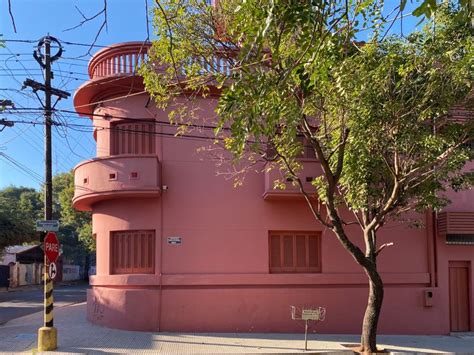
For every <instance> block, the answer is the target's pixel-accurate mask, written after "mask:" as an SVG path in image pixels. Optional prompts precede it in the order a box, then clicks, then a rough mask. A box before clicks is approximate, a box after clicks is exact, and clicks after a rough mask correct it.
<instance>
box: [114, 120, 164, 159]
mask: <svg viewBox="0 0 474 355" xmlns="http://www.w3.org/2000/svg"><path fill="white" fill-rule="evenodd" d="M111 128H112V129H111V142H110V150H111V154H112V155H119V154H155V134H154V133H155V125H154V123H153V122H143V121H141V122H130V121H128V122H117V123H113V124H112V127H111Z"/></svg>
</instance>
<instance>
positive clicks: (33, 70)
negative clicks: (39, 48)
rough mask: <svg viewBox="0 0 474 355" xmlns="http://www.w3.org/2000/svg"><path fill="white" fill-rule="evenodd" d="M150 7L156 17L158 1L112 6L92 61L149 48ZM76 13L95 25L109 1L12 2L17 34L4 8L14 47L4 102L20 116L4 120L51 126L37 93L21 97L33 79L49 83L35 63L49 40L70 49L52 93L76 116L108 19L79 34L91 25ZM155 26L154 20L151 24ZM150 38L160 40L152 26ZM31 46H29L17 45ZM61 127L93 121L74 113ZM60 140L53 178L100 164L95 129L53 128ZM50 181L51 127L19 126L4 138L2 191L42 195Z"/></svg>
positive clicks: (0, 11) (1, 73)
mask: <svg viewBox="0 0 474 355" xmlns="http://www.w3.org/2000/svg"><path fill="white" fill-rule="evenodd" d="M145 1H148V10H149V12H150V11H151V10H152V3H153V1H152V0H109V1H107V30H106V29H105V28H104V29H103V30H102V32H101V33H100V35H99V38H98V39H97V42H96V45H98V46H97V47H93V48H92V49H91V53H92V54H94V53H95V52H97V51H98V50H100V49H101V48H102V47H101V46H107V45H111V44H114V43H120V42H128V41H143V40H146V39H147V37H148V32H147V18H146V7H145ZM76 6H77V7H78V8H79V10H80V11H81V12H82V13H83V14H84V15H85V16H86V17H91V16H93V15H95V14H96V13H97V12H99V11H101V10H102V8H103V1H102V0H41V1H38V0H11V11H12V14H13V17H14V20H15V26H16V33H15V32H14V28H13V24H12V21H11V18H10V15H9V11H8V1H7V0H0V34H2V37H1V38H2V39H3V40H6V43H5V45H6V48H0V99H6V100H11V101H13V102H14V104H15V106H16V108H17V109H18V110H16V111H15V112H13V113H5V112H4V113H1V112H0V119H2V118H5V119H7V120H12V121H29V122H43V120H44V118H43V115H42V113H41V111H40V110H39V109H40V108H41V104H40V102H39V100H38V98H37V97H36V96H35V95H34V94H33V93H32V91H31V89H30V88H26V89H24V90H21V87H22V84H23V82H24V80H25V79H27V78H30V79H33V80H36V81H39V82H43V76H42V71H41V70H40V66H39V64H38V63H37V62H36V61H35V60H34V58H33V51H34V49H35V48H36V45H37V42H38V40H39V39H40V38H41V37H43V36H46V35H47V34H49V35H51V36H53V37H55V38H57V39H58V40H59V41H60V42H62V43H63V44H62V45H63V48H64V52H63V55H62V57H61V58H60V59H59V60H57V61H55V62H54V63H53V66H52V69H53V73H54V80H53V81H52V86H53V87H54V88H58V89H61V90H65V91H67V92H69V93H71V96H70V97H69V98H68V99H65V100H60V101H59V102H58V104H57V106H56V108H57V109H62V110H71V111H74V107H73V100H72V97H73V95H74V91H75V89H76V88H77V87H78V86H80V85H81V84H82V83H84V82H85V81H86V80H87V79H88V76H87V64H88V61H89V59H90V55H86V53H87V51H88V49H89V47H88V46H85V44H89V45H90V44H91V43H92V42H93V41H94V38H95V36H96V34H97V32H98V31H99V28H100V26H101V25H102V23H103V19H104V16H103V14H101V15H99V16H98V17H97V18H95V19H94V20H92V21H89V22H87V23H84V24H83V25H82V26H80V27H78V28H76V29H73V30H70V31H65V30H66V29H68V28H71V27H74V26H76V25H79V24H80V22H81V21H82V20H83V17H82V16H81V14H80V13H79V11H77V9H76V8H75V7H76ZM151 18H152V16H151V14H150V16H149V19H150V21H151ZM148 30H149V32H150V33H151V32H152V28H151V23H150V24H149V26H148ZM25 40H27V41H29V42H16V41H25ZM13 41H15V42H13ZM31 42H33V43H31ZM64 42H71V43H77V44H74V45H73V44H67V43H64ZM79 44H84V45H79ZM54 50H55V49H52V51H54ZM38 96H39V97H40V98H41V100H44V96H43V92H38ZM53 103H54V97H53ZM25 108H32V109H34V110H25ZM53 119H56V120H58V121H61V122H68V123H76V124H80V125H85V124H87V125H90V121H89V119H87V118H85V117H79V116H77V115H75V114H69V113H64V114H63V115H62V116H57V117H55V118H53ZM0 129H2V127H1V126H0ZM78 129H80V130H82V131H78ZM52 132H53V136H52V141H53V175H54V174H57V173H61V172H67V171H70V170H71V169H72V168H73V167H74V166H75V165H76V164H78V163H79V162H80V161H83V160H86V159H90V158H92V157H94V156H95V142H94V139H93V137H92V133H91V132H90V130H89V129H86V128H77V127H76V128H75V129H73V128H70V127H52ZM43 176H44V126H43V125H41V124H39V125H33V124H21V123H16V124H15V125H14V126H13V127H6V128H4V129H3V131H2V132H0V189H1V188H4V187H6V186H9V185H15V186H27V187H33V188H36V189H38V188H40V186H41V181H43Z"/></svg>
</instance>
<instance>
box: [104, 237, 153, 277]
mask: <svg viewBox="0 0 474 355" xmlns="http://www.w3.org/2000/svg"><path fill="white" fill-rule="evenodd" d="M110 251H111V253H110V261H111V273H112V274H152V273H154V272H155V267H154V266H155V262H154V261H155V232H154V231H145V230H143V231H119V232H112V233H111V235H110Z"/></svg>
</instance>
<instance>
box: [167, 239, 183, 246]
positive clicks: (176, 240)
mask: <svg viewBox="0 0 474 355" xmlns="http://www.w3.org/2000/svg"><path fill="white" fill-rule="evenodd" d="M181 242H182V240H181V237H168V244H171V245H180V244H181Z"/></svg>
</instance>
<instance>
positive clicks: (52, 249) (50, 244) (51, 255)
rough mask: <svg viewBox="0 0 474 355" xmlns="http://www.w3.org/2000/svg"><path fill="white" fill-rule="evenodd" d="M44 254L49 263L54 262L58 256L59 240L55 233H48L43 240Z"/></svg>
mask: <svg viewBox="0 0 474 355" xmlns="http://www.w3.org/2000/svg"><path fill="white" fill-rule="evenodd" d="M44 253H45V254H46V257H47V258H48V260H49V262H50V263H54V262H56V260H57V258H58V256H59V240H58V237H56V233H53V232H48V234H46V237H45V238H44Z"/></svg>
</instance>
